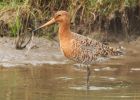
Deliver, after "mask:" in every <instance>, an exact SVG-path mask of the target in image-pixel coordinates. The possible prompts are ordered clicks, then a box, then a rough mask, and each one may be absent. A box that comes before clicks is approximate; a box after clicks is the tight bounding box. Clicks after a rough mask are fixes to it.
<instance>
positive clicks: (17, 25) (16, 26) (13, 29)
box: [10, 8, 21, 37]
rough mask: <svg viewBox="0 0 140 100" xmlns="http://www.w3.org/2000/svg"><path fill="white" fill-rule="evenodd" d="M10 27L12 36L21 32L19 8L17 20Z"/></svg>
mask: <svg viewBox="0 0 140 100" xmlns="http://www.w3.org/2000/svg"><path fill="white" fill-rule="evenodd" d="M10 29H11V32H10V33H11V34H10V36H14V37H16V36H17V34H19V32H20V29H21V22H20V18H19V8H18V10H17V13H16V18H15V22H14V23H11V24H10Z"/></svg>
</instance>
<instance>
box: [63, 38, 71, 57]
mask: <svg viewBox="0 0 140 100" xmlns="http://www.w3.org/2000/svg"><path fill="white" fill-rule="evenodd" d="M60 49H61V52H62V53H63V54H64V56H66V57H67V58H70V57H71V56H72V44H71V43H70V42H69V41H60Z"/></svg>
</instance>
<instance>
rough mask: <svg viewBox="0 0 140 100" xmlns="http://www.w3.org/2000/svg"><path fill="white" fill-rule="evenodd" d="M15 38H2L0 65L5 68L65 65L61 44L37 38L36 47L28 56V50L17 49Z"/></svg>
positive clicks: (35, 40)
mask: <svg viewBox="0 0 140 100" xmlns="http://www.w3.org/2000/svg"><path fill="white" fill-rule="evenodd" d="M14 42H15V38H8V37H4V38H0V65H2V66H5V67H10V66H16V65H26V64H32V65H37V64H45V63H47V64H55V63H60V64H63V63H65V58H64V56H63V55H62V54H61V52H60V50H59V44H58V43H57V42H55V41H49V40H47V39H45V38H37V37H36V38H35V39H34V41H33V44H34V45H35V46H34V48H33V49H31V50H30V51H29V53H28V55H26V52H27V49H28V47H29V46H27V48H25V49H24V50H16V49H15V44H14Z"/></svg>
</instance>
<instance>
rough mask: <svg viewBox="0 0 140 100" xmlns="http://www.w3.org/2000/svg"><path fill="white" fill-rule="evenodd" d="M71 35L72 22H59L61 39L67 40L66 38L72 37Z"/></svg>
mask: <svg viewBox="0 0 140 100" xmlns="http://www.w3.org/2000/svg"><path fill="white" fill-rule="evenodd" d="M70 37H71V31H70V24H69V23H60V24H59V39H60V40H65V39H70Z"/></svg>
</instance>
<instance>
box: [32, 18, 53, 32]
mask: <svg viewBox="0 0 140 100" xmlns="http://www.w3.org/2000/svg"><path fill="white" fill-rule="evenodd" d="M53 23H55V19H54V18H52V19H51V20H50V21H48V22H47V23H45V24H43V25H41V26H40V27H38V28H37V29H35V30H33V32H35V31H37V30H38V29H41V28H43V27H45V26H46V27H47V26H49V25H51V24H53Z"/></svg>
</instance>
